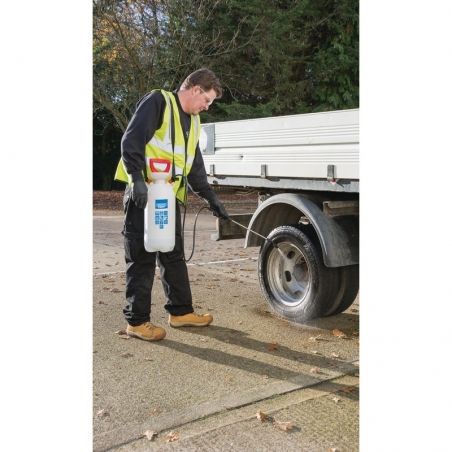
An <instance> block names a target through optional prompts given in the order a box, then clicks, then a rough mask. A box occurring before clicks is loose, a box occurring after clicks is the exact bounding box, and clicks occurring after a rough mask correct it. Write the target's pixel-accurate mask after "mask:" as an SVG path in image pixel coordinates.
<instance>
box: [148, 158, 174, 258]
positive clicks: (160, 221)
mask: <svg viewBox="0 0 452 452" xmlns="http://www.w3.org/2000/svg"><path fill="white" fill-rule="evenodd" d="M149 168H150V170H151V183H150V184H149V185H148V202H147V204H146V208H145V209H144V248H145V249H146V251H148V252H150V253H153V252H156V251H161V252H162V253H167V252H169V251H172V250H173V249H174V245H175V237H176V197H175V195H174V191H173V186H172V185H171V184H170V183H169V182H168V180H169V178H170V168H171V162H170V161H169V160H164V159H149Z"/></svg>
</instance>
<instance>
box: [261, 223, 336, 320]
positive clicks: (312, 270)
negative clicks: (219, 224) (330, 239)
mask: <svg viewBox="0 0 452 452" xmlns="http://www.w3.org/2000/svg"><path fill="white" fill-rule="evenodd" d="M268 239H269V240H266V241H265V242H264V244H263V245H262V247H261V250H260V254H259V267H258V273H259V282H260V286H261V289H262V292H263V294H264V296H265V298H266V300H267V301H268V303H269V304H270V306H271V308H272V309H273V310H274V311H275V312H276V313H277V314H278V315H280V316H282V317H284V318H286V319H288V320H294V321H297V322H302V321H306V320H311V319H314V318H316V317H320V316H323V315H325V313H326V312H329V311H330V310H331V309H332V308H333V307H334V306H333V304H334V303H335V302H336V298H337V293H338V289H339V284H340V280H339V274H340V273H339V269H335V268H327V267H325V265H324V264H323V260H322V254H321V250H319V249H318V248H317V247H316V246H315V245H314V243H313V242H312V241H311V239H309V238H308V236H307V235H306V234H304V233H303V232H302V231H300V230H299V229H298V228H296V227H294V226H279V227H277V228H276V229H274V230H273V231H272V232H271V233H270V234H269V236H268ZM273 243H274V244H276V245H277V246H278V249H279V250H280V251H281V253H282V254H281V253H280V251H279V250H278V249H277V248H275V246H274V245H273ZM283 255H284V257H283Z"/></svg>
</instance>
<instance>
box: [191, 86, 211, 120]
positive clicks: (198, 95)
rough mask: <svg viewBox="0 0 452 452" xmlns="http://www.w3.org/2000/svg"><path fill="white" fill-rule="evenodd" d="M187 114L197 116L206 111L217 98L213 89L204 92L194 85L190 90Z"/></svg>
mask: <svg viewBox="0 0 452 452" xmlns="http://www.w3.org/2000/svg"><path fill="white" fill-rule="evenodd" d="M191 94H192V96H191V97H190V103H189V110H190V111H189V112H187V113H189V114H191V115H198V114H199V113H201V112H202V111H207V110H208V109H209V107H210V105H212V102H213V101H214V100H215V98H216V97H217V93H216V92H215V90H214V89H211V90H209V91H204V90H203V89H202V88H201V87H200V86H198V85H196V86H193V87H192V88H191Z"/></svg>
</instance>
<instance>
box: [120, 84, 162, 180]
mask: <svg viewBox="0 0 452 452" xmlns="http://www.w3.org/2000/svg"><path fill="white" fill-rule="evenodd" d="M164 109H165V99H164V97H163V95H162V93H160V92H159V91H154V92H152V93H148V94H146V95H145V96H143V97H142V98H141V99H140V101H139V102H138V104H137V108H136V110H135V113H134V115H133V116H132V119H131V120H130V122H129V125H128V126H127V129H126V131H125V132H124V135H123V137H122V140H121V156H122V160H123V162H124V166H125V168H126V171H127V172H128V173H129V174H133V173H136V172H138V171H140V172H141V170H143V169H144V167H145V159H144V155H145V147H146V144H147V143H148V141H149V140H150V139H151V138H152V136H153V135H154V133H155V131H156V130H157V129H159V128H160V126H161V123H162V120H163V112H164Z"/></svg>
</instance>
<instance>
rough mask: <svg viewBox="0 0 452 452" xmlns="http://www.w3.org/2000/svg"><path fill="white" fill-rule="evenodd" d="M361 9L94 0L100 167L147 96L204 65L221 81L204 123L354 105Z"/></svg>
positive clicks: (227, 0)
mask: <svg viewBox="0 0 452 452" xmlns="http://www.w3.org/2000/svg"><path fill="white" fill-rule="evenodd" d="M358 8H359V4H358V0H275V1H271V2H263V1H262V0H247V1H243V0H192V1H190V2H187V1H185V0H183V1H182V0H116V1H113V0H110V1H105V0H100V1H95V2H94V9H93V25H94V29H93V44H94V50H93V75H94V83H93V91H94V116H95V123H96V124H97V125H98V128H99V127H100V126H102V127H103V129H102V130H103V132H102V133H104V134H107V135H111V136H110V137H109V138H108V139H104V141H102V140H100V137H97V138H96V139H95V149H94V152H95V162H103V163H102V165H103V169H102V171H104V168H105V171H110V166H112V165H108V164H107V163H106V160H105V159H107V160H108V158H111V159H112V160H114V161H115V163H116V162H117V160H118V159H119V141H120V139H119V138H118V137H120V135H121V132H123V131H124V130H125V128H126V126H127V123H128V121H129V120H130V118H131V116H132V114H133V111H134V108H135V105H136V103H137V101H138V100H139V99H140V97H141V96H142V95H143V94H145V93H146V92H148V91H150V90H151V89H153V88H164V89H169V90H174V89H176V88H177V87H178V83H179V82H180V81H182V80H183V79H184V78H185V77H186V76H187V75H188V74H189V73H190V72H192V71H194V70H196V69H198V68H200V67H210V68H211V69H213V70H214V71H215V73H216V74H217V75H218V76H219V78H220V80H221V81H222V84H223V86H224V96H223V98H222V99H221V102H215V103H214V104H213V106H212V108H211V109H209V112H208V113H205V114H203V122H214V121H220V120H232V119H246V118H256V117H263V116H272V115H284V114H294V113H304V112H313V111H327V110H333V109H342V108H354V107H357V106H358V103H359V90H358V80H359V79H358V77H359V72H358V70H359V66H358V57H359V52H358V49H359V47H358V40H359V36H358V31H359V30H358V25H359V23H358V12H359V11H358ZM99 140H100V141H99ZM101 143H103V144H102V145H101ZM99 146H100V147H99ZM102 146H103V147H102ZM109 146H113V147H114V149H112V150H111V151H110V150H108V149H110V148H109ZM98 153H99V155H100V156H103V157H102V158H100V157H99V156H96V154H98ZM96 168H97V167H96ZM95 171H96V169H95ZM96 180H97V182H96V185H95V186H97V184H99V183H100V182H99V181H103V182H101V184H102V186H103V187H104V186H105V187H108V185H109V179H108V178H107V177H104V178H102V177H97V179H96ZM110 186H111V182H110Z"/></svg>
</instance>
